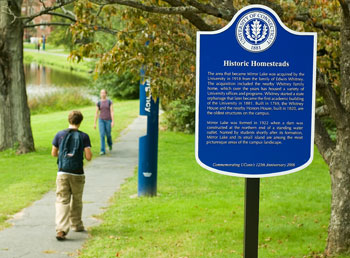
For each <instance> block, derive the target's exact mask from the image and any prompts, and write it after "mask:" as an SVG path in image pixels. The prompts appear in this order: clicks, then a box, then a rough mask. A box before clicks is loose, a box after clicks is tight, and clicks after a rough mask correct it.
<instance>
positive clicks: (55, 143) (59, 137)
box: [52, 129, 91, 173]
mask: <svg viewBox="0 0 350 258" xmlns="http://www.w3.org/2000/svg"><path fill="white" fill-rule="evenodd" d="M68 132H69V129H65V130H62V131H59V132H58V133H57V134H56V135H55V138H53V140H52V145H53V146H55V147H56V148H57V149H59V146H60V144H61V142H62V140H63V138H64V136H66V134H67V133H68ZM78 132H79V133H81V136H82V137H83V145H84V146H83V147H84V149H85V148H88V147H91V142H90V137H89V135H87V134H86V133H84V132H82V131H79V130H78ZM83 173H84V172H83Z"/></svg>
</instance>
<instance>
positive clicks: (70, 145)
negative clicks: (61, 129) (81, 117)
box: [58, 130, 84, 173]
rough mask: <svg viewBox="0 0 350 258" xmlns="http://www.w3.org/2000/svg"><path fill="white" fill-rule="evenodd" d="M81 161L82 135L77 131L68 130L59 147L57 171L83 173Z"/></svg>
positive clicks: (82, 152)
mask: <svg viewBox="0 0 350 258" xmlns="http://www.w3.org/2000/svg"><path fill="white" fill-rule="evenodd" d="M83 159H84V146H83V138H82V135H81V133H80V132H79V131H77V130H69V131H68V133H67V134H66V135H65V136H64V138H63V139H62V142H61V144H60V146H59V154H58V168H59V171H62V172H75V173H81V172H82V171H83Z"/></svg>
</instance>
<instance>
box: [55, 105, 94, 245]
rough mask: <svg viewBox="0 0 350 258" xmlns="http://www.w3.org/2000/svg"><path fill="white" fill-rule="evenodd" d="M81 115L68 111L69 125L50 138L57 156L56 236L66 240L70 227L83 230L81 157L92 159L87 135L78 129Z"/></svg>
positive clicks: (79, 230)
mask: <svg viewBox="0 0 350 258" xmlns="http://www.w3.org/2000/svg"><path fill="white" fill-rule="evenodd" d="M82 121H83V115H82V113H81V112H80V111H71V112H70V113H69V115H68V122H69V127H68V129H65V130H62V131H59V132H58V133H57V134H56V136H55V137H54V139H53V141H52V150H51V155H52V156H53V157H58V159H57V163H58V173H57V179H56V239H57V240H65V239H66V235H67V234H68V232H69V230H70V229H72V230H73V231H76V232H81V231H84V230H85V228H84V225H83V222H82V220H81V215H82V209H83V200H82V199H83V190H84V184H85V175H84V168H83V159H84V156H85V159H86V160H89V161H90V160H91V158H92V153H91V143H90V138H89V135H87V134H86V133H84V132H81V131H79V130H78V129H79V127H80V124H81V122H82Z"/></svg>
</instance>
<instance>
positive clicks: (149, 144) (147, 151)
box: [138, 69, 159, 196]
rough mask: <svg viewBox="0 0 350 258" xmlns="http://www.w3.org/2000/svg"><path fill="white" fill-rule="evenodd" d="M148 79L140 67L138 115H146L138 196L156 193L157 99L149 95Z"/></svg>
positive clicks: (140, 148)
mask: <svg viewBox="0 0 350 258" xmlns="http://www.w3.org/2000/svg"><path fill="white" fill-rule="evenodd" d="M150 93H151V87H150V80H149V79H146V78H145V73H144V69H141V82H140V115H146V116H147V134H146V135H145V136H142V137H140V140H139V167H138V196H156V195H157V162H158V120H159V119H158V114H159V99H157V101H156V102H155V101H154V100H153V98H152V96H151V94H150Z"/></svg>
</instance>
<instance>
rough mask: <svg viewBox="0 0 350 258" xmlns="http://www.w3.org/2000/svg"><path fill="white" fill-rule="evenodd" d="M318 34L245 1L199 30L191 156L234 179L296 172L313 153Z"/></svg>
mask: <svg viewBox="0 0 350 258" xmlns="http://www.w3.org/2000/svg"><path fill="white" fill-rule="evenodd" d="M316 40H317V35H316V33H300V32H295V31H291V30H290V29H288V28H287V27H286V26H285V25H284V24H283V23H282V22H281V20H280V19H279V17H278V15H277V14H276V13H275V12H274V11H273V10H271V9H270V8H268V7H266V6H262V5H251V6H248V7H246V8H244V9H242V10H240V11H239V12H238V13H237V14H236V15H235V17H234V18H233V19H232V21H231V22H230V23H229V24H228V25H227V26H226V27H224V28H223V29H221V30H219V31H214V32H198V33H197V92H196V94H197V96H196V98H197V103H196V105H197V107H196V112H197V113H196V159H197V162H198V163H199V164H200V165H201V166H202V167H204V168H206V169H208V170H210V171H213V172H217V173H221V174H226V175H232V176H241V177H252V178H258V177H266V176H275V175H282V174H287V173H292V172H296V171H298V170H301V169H303V168H305V167H306V166H308V165H309V164H310V163H311V162H312V158H313V142H314V133H313V132H314V109H315V107H314V106H315V77H316Z"/></svg>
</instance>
